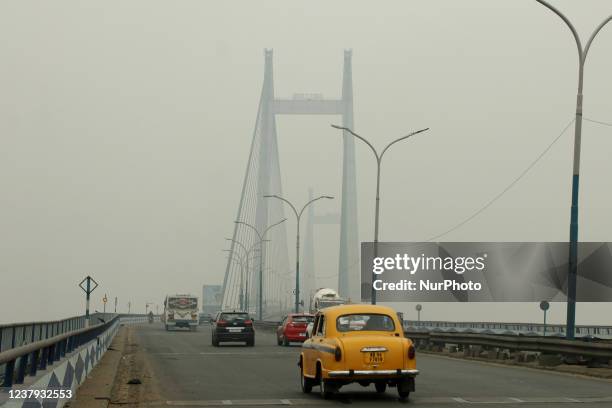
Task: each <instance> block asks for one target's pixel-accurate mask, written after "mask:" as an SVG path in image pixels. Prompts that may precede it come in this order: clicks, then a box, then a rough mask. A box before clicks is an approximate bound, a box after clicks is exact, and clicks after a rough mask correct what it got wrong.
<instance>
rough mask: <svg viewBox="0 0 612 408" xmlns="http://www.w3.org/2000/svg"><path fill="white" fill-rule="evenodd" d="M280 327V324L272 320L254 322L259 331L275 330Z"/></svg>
mask: <svg viewBox="0 0 612 408" xmlns="http://www.w3.org/2000/svg"><path fill="white" fill-rule="evenodd" d="M278 326H280V322H277V321H273V320H259V321H257V320H255V327H259V328H261V329H276V328H277V327H278Z"/></svg>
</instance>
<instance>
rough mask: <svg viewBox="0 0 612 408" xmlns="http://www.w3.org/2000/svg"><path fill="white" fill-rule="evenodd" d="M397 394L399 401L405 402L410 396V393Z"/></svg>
mask: <svg viewBox="0 0 612 408" xmlns="http://www.w3.org/2000/svg"><path fill="white" fill-rule="evenodd" d="M397 394H398V395H399V397H400V399H401V400H406V399H408V397H409V396H410V391H399V390H398V391H397Z"/></svg>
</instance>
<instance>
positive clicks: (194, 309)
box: [163, 295, 199, 331]
mask: <svg viewBox="0 0 612 408" xmlns="http://www.w3.org/2000/svg"><path fill="white" fill-rule="evenodd" d="M163 320H164V324H165V325H166V330H170V329H172V328H175V327H186V328H188V329H190V330H192V331H195V330H197V327H198V324H199V319H198V298H197V297H195V296H192V295H168V296H166V300H164V315H163Z"/></svg>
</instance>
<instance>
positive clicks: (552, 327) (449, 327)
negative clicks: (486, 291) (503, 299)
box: [404, 320, 612, 339]
mask: <svg viewBox="0 0 612 408" xmlns="http://www.w3.org/2000/svg"><path fill="white" fill-rule="evenodd" d="M404 327H405V328H407V329H411V330H419V329H423V330H426V331H434V330H436V331H441V332H464V333H486V334H510V333H513V334H527V335H529V334H536V335H537V334H543V333H544V327H546V333H547V334H548V335H550V336H557V337H565V325H559V324H547V325H546V326H544V325H543V324H539V323H500V322H445V321H415V320H404ZM576 337H599V338H605V339H612V326H576Z"/></svg>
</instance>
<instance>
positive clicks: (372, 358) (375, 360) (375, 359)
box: [365, 351, 385, 365]
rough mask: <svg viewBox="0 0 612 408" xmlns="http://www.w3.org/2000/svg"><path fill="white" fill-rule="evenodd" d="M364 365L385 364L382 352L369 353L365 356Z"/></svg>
mask: <svg viewBox="0 0 612 408" xmlns="http://www.w3.org/2000/svg"><path fill="white" fill-rule="evenodd" d="M365 361H366V364H370V365H375V364H382V363H384V362H385V354H384V353H383V352H382V351H369V352H367V353H366V355H365Z"/></svg>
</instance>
